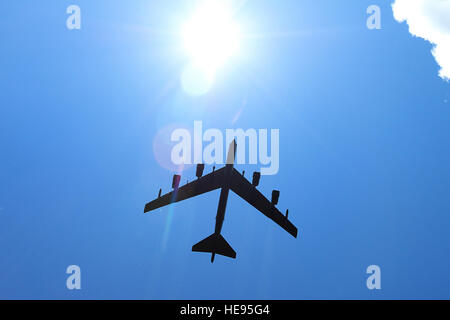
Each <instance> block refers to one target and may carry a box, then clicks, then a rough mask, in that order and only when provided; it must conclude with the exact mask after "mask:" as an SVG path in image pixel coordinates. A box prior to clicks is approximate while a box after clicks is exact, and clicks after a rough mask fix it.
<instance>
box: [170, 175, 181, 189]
mask: <svg viewBox="0 0 450 320" xmlns="http://www.w3.org/2000/svg"><path fill="white" fill-rule="evenodd" d="M180 181H181V176H180V175H178V174H175V175H174V176H173V180H172V188H174V189H178V186H179V185H180Z"/></svg>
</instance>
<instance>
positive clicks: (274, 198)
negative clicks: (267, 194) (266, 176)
mask: <svg viewBox="0 0 450 320" xmlns="http://www.w3.org/2000/svg"><path fill="white" fill-rule="evenodd" d="M279 198H280V191H278V190H273V191H272V204H273V205H274V206H276V205H277V204H278V199H279Z"/></svg>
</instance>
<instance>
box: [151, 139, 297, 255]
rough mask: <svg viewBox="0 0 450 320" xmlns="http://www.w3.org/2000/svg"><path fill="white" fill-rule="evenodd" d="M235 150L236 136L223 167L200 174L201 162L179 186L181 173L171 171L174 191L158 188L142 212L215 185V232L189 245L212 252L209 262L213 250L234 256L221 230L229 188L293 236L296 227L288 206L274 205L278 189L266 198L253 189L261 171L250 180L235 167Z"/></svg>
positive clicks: (187, 197) (213, 253)
mask: <svg viewBox="0 0 450 320" xmlns="http://www.w3.org/2000/svg"><path fill="white" fill-rule="evenodd" d="M236 150H237V144H236V140H233V142H232V143H231V144H230V147H229V150H228V156H227V163H226V165H225V167H223V168H221V169H219V170H214V169H213V171H212V172H211V173H209V174H207V175H205V176H203V171H204V169H205V165H204V164H198V165H197V172H196V176H197V180H195V181H192V182H190V183H187V184H185V185H184V186H182V187H180V186H179V185H180V180H181V176H180V175H174V177H173V181H172V188H173V191H171V192H169V193H167V194H165V195H161V189H160V190H159V194H158V198H156V199H155V200H153V201H151V202H149V203H147V204H146V205H145V209H144V213H146V212H150V211H152V210H155V209H158V208H161V207H164V206H167V205H169V204H172V203H175V202H180V201H182V200H186V199H189V198H192V197H196V196H198V195H201V194H203V193H207V192H210V191H213V190H216V189H221V191H220V198H219V205H218V207H217V216H216V227H215V231H214V233H213V234H212V235H211V236H209V237H207V238H206V239H204V240H202V241H200V242H199V243H197V244H195V245H194V246H193V247H192V251H194V252H207V253H211V262H214V257H215V255H216V254H219V255H222V256H226V257H229V258H233V259H235V258H236V252H235V251H234V250H233V248H232V247H231V246H230V245H229V244H228V242H227V241H226V240H225V239H224V238H223V236H222V235H221V234H220V233H221V231H222V225H223V221H224V218H225V209H226V207H227V200H228V194H229V192H230V190H231V191H233V192H234V193H236V194H237V195H238V196H240V197H241V198H242V199H244V200H245V201H247V202H248V203H249V204H251V205H252V206H253V207H255V208H256V209H258V210H259V211H260V212H261V213H263V214H264V215H265V216H266V217H268V218H269V219H272V220H273V221H274V222H275V223H276V224H278V225H279V226H280V227H282V228H283V229H284V230H286V231H287V232H288V233H289V234H291V235H292V236H293V237H295V238H297V228H296V227H295V226H294V225H293V224H292V223H291V222H290V221H289V220H288V215H289V210H286V214H285V215H283V214H282V213H281V212H280V211H279V210H278V209H277V208H276V207H275V206H276V205H277V204H278V198H279V196H280V191H278V190H273V191H272V199H271V201H269V200H268V199H267V198H266V197H265V196H264V195H263V194H262V193H261V192H259V191H258V189H256V187H257V186H258V185H259V180H260V177H261V174H260V173H259V172H254V173H253V179H252V183H250V181H248V180H247V179H246V178H245V177H244V173H245V172H243V173H242V174H241V173H239V171H237V170H236V169H235V168H234V161H235V155H236Z"/></svg>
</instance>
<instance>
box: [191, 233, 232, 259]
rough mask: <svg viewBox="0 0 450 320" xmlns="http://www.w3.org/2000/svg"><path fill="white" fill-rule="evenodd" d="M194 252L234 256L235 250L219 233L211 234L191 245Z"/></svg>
mask: <svg viewBox="0 0 450 320" xmlns="http://www.w3.org/2000/svg"><path fill="white" fill-rule="evenodd" d="M192 251H195V252H211V253H213V254H215V253H217V254H220V255H222V256H225V257H229V258H233V259H235V258H236V252H235V251H234V250H233V248H232V247H231V246H230V245H229V244H228V242H227V241H226V240H225V239H224V237H222V235H220V234H216V233H214V234H212V235H210V236H209V237H208V238H206V239H204V240H202V241H200V242H199V243H197V244H196V245H194V246H193V247H192Z"/></svg>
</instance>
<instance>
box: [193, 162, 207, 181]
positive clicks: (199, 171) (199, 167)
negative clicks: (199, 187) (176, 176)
mask: <svg viewBox="0 0 450 320" xmlns="http://www.w3.org/2000/svg"><path fill="white" fill-rule="evenodd" d="M203 170H205V165H204V164H203V163H199V164H198V165H197V172H196V173H195V175H196V177H197V178H201V177H202V176H203Z"/></svg>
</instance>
